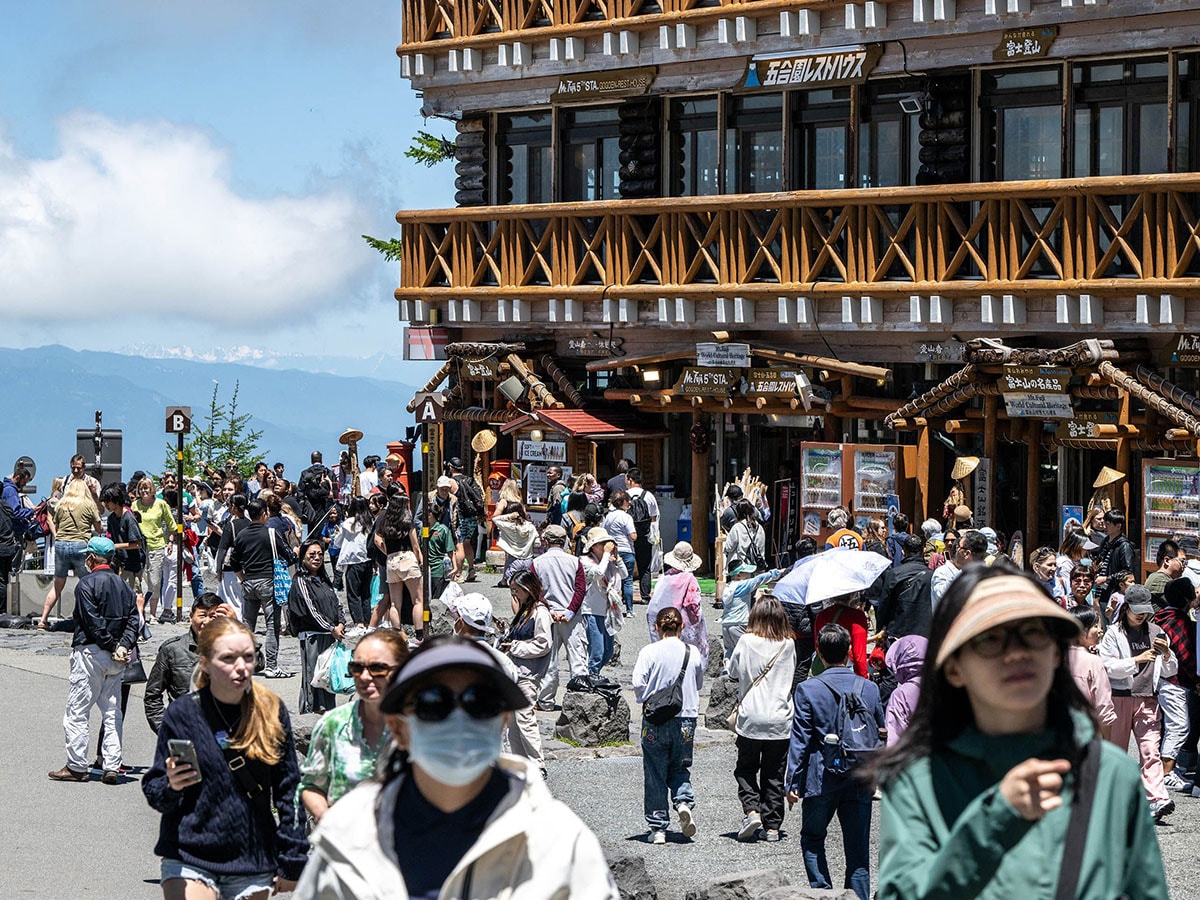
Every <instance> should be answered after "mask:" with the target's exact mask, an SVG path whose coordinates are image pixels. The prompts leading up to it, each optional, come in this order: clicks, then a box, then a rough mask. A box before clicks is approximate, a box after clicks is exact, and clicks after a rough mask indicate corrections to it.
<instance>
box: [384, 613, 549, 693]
mask: <svg viewBox="0 0 1200 900" xmlns="http://www.w3.org/2000/svg"><path fill="white" fill-rule="evenodd" d="M467 596H468V597H469V596H471V595H470V594H468V595H467ZM446 669H469V670H471V671H472V672H478V673H479V674H480V675H482V676H484V678H485V679H486V681H487V682H488V684H490V685H491V686H492V687H494V688H495V689H496V691H497V692H498V693H499V694H500V697H501V699H502V700H503V701H504V707H505V709H509V710H514V709H524V708H525V707H527V706H528V705H529V700H528V699H527V698H526V697H525V694H524V693H523V692H522V691H521V689H520V688H519V687H518V686H517V684H516V682H515V681H513V680H512V679H511V678H509V677H508V676H507V675H505V674H504V670H503V669H501V668H500V663H499V662H498V661H497V660H496V658H495V657H494V656H492V654H491V653H489V652H488V651H487V649H486V648H485V647H484V646H483V645H482V644H481V643H479V642H478V641H472V640H468V639H466V638H461V637H456V636H450V637H438V638H433V639H432V640H431V641H430V642H429V643H428V644H426V645H425V646H423V647H421V648H419V649H417V650H416V651H414V652H413V654H412V655H411V656H409V657H408V659H406V660H405V661H404V664H403V665H402V666H401V667H400V671H398V672H397V673H396V677H395V680H394V681H392V683H391V685H390V686H389V687H388V689H387V693H386V694H384V695H383V700H381V701H380V703H379V709H380V710H381V711H382V712H385V713H398V712H401V711H402V710H403V709H404V704H405V701H406V700H407V699H408V695H409V694H410V693H411V692H412V689H413V688H414V687H416V686H417V685H418V684H419V683H420V682H421V681H423V680H425V679H426V678H427V677H428V676H430V675H433V674H435V673H437V672H441V671H445V670H446Z"/></svg>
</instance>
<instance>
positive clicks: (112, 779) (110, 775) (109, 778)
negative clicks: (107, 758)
mask: <svg viewBox="0 0 1200 900" xmlns="http://www.w3.org/2000/svg"><path fill="white" fill-rule="evenodd" d="M100 781H101V783H103V784H120V783H121V776H120V774H119V773H118V772H115V771H113V770H112V769H109V770H108V771H107V772H105V773H104V774H103V775H101V776H100Z"/></svg>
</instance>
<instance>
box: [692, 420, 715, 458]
mask: <svg viewBox="0 0 1200 900" xmlns="http://www.w3.org/2000/svg"><path fill="white" fill-rule="evenodd" d="M688 444H689V445H690V446H691V448H692V452H693V453H707V452H708V448H709V447H710V446H711V445H712V437H711V436H710V435H709V433H708V429H707V428H705V427H704V426H703V425H701V424H700V423H699V422H697V423H696V424H695V425H693V426H692V430H691V431H689V432H688Z"/></svg>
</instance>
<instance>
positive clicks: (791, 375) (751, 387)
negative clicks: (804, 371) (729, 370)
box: [746, 369, 800, 397]
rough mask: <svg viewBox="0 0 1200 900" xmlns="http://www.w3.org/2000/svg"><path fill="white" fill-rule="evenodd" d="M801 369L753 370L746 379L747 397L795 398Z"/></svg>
mask: <svg viewBox="0 0 1200 900" xmlns="http://www.w3.org/2000/svg"><path fill="white" fill-rule="evenodd" d="M799 372H800V370H799V369H751V370H750V375H749V376H748V377H747V378H746V396H748V397H753V396H759V397H795V396H797V393H796V375H797V374H799Z"/></svg>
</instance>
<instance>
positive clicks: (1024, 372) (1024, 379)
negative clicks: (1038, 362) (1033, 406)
mask: <svg viewBox="0 0 1200 900" xmlns="http://www.w3.org/2000/svg"><path fill="white" fill-rule="evenodd" d="M1070 384H1071V370H1070V369H1056V368H1051V367H1049V366H1005V367H1004V374H1003V375H1001V376H1000V390H1001V391H1002V392H1004V393H1008V392H1009V391H1026V392H1034V393H1042V394H1065V393H1066V392H1067V388H1068V387H1069V386H1070Z"/></svg>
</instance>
